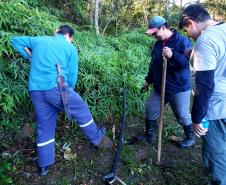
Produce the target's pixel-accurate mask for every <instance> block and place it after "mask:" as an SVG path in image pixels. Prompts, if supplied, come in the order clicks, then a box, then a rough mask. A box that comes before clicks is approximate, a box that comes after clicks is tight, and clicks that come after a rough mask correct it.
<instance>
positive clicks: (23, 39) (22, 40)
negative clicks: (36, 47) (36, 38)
mask: <svg viewBox="0 0 226 185" xmlns="http://www.w3.org/2000/svg"><path fill="white" fill-rule="evenodd" d="M11 44H12V46H13V48H14V49H15V50H16V51H18V52H19V53H20V55H21V56H22V57H23V58H25V59H30V55H29V54H28V53H27V52H26V51H25V48H28V49H29V50H31V48H32V46H31V37H29V36H19V37H13V38H12V40H11Z"/></svg>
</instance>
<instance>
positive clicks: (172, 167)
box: [4, 111, 209, 185]
mask: <svg viewBox="0 0 226 185" xmlns="http://www.w3.org/2000/svg"><path fill="white" fill-rule="evenodd" d="M164 123H165V124H164V129H163V144H162V156H161V160H162V161H163V162H164V161H167V162H168V163H169V164H168V165H169V166H161V165H160V166H159V165H157V164H156V159H157V145H151V144H149V143H146V142H144V143H137V144H135V145H124V146H123V150H122V153H121V159H120V162H119V163H118V167H117V176H118V177H120V179H122V180H123V181H124V182H125V183H126V184H127V185H196V184H197V185H205V184H208V182H209V176H208V173H207V172H206V171H205V170H204V169H203V168H202V160H201V148H202V145H201V140H200V139H197V142H196V145H195V146H194V147H193V148H190V149H180V148H178V147H177V146H176V145H175V143H172V142H170V141H169V140H168V137H169V136H170V135H176V136H177V137H179V138H180V139H181V138H182V137H183V131H182V128H181V127H180V126H179V125H178V124H177V123H176V120H175V118H174V116H172V113H171V112H170V111H169V112H168V113H166V115H165V118H164ZM104 125H105V126H107V127H108V131H109V132H108V135H109V136H110V137H112V133H111V126H109V125H108V124H107V123H106V124H104ZM117 128H120V125H119V124H116V135H117V134H119V130H118V129H117ZM25 132H32V130H29V129H28V130H26V129H25ZM143 132H144V121H143V119H142V118H136V119H133V120H132V121H127V126H126V133H125V136H124V140H126V139H128V138H130V137H132V136H134V135H137V134H141V133H143ZM26 134H27V133H25V135H26ZM17 140H18V141H16V140H15V141H14V143H15V145H14V146H10V147H9V148H5V149H4V152H8V153H9V154H11V157H13V158H11V159H8V160H9V161H10V160H11V161H12V163H13V169H14V170H13V172H11V176H12V177H13V181H14V183H13V184H31V185H36V184H37V185H39V184H40V185H42V184H43V185H45V184H48V185H64V184H65V185H69V184H75V185H101V184H104V182H103V180H102V177H103V176H104V175H106V174H107V173H108V172H109V171H110V169H111V166H112V162H113V159H114V155H115V151H116V146H115V147H114V148H113V149H110V150H97V149H96V148H95V147H93V146H92V145H90V144H89V142H88V141H87V140H86V139H85V138H84V137H83V136H82V134H81V132H80V131H79V129H78V127H77V126H73V125H72V126H70V127H69V126H68V125H65V124H59V125H58V128H57V137H56V162H55V164H54V165H53V166H51V167H50V171H49V173H48V175H47V176H45V177H40V176H39V175H38V171H37V157H36V148H35V140H34V138H29V134H27V135H26V137H24V138H23V139H17ZM117 142H118V141H117V137H116V141H115V144H117ZM65 143H70V147H71V149H72V151H73V152H75V153H76V154H77V157H76V159H75V160H74V161H67V160H65V159H64V157H63V154H64V151H63V150H62V147H63V145H64V144H65ZM114 184H120V183H114Z"/></svg>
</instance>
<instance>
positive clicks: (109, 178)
mask: <svg viewBox="0 0 226 185" xmlns="http://www.w3.org/2000/svg"><path fill="white" fill-rule="evenodd" d="M125 125H126V83H125V81H123V113H122V123H121V128H120V137H119V141H118V146H117V150H116V153H115V158H114V161H113V165H112V168H111V171H110V172H109V173H108V174H107V175H105V176H104V177H103V180H104V182H105V184H108V185H109V184H113V183H114V182H115V181H118V182H119V183H121V184H122V185H126V183H125V182H123V181H122V180H121V179H120V178H119V177H117V176H116V174H115V172H116V168H117V164H118V162H119V159H120V154H121V150H122V147H123V143H122V142H123V136H124V132H125Z"/></svg>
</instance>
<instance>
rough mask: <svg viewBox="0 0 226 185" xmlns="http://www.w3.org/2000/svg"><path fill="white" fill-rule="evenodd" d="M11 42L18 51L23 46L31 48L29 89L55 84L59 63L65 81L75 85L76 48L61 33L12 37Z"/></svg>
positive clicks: (22, 48) (43, 88) (43, 87)
mask: <svg viewBox="0 0 226 185" xmlns="http://www.w3.org/2000/svg"><path fill="white" fill-rule="evenodd" d="M12 44H13V46H14V48H15V49H17V51H19V52H20V53H21V52H24V47H28V48H29V49H31V50H32V59H31V61H32V62H31V69H30V76H29V90H49V89H51V88H53V87H54V86H56V78H57V68H56V64H60V66H61V68H62V74H63V76H64V77H65V81H66V83H68V85H71V86H73V85H75V81H76V78H77V71H78V67H77V66H78V61H77V60H78V59H77V50H76V48H75V47H74V46H73V45H72V44H71V43H69V42H67V41H66V39H65V37H64V36H63V35H61V34H57V35H55V36H40V37H27V36H22V37H14V38H13V39H12ZM73 87H74V86H73Z"/></svg>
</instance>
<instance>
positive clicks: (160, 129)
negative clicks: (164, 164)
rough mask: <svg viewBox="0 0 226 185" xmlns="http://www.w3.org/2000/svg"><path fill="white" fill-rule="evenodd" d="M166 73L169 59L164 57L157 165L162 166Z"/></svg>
mask: <svg viewBox="0 0 226 185" xmlns="http://www.w3.org/2000/svg"><path fill="white" fill-rule="evenodd" d="M166 71H167V58H166V57H165V56H164V57H163V70H162V86H161V102H160V118H159V125H158V127H159V128H158V155H157V164H160V160H161V149H162V125H163V115H164V107H165V87H166Z"/></svg>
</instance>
